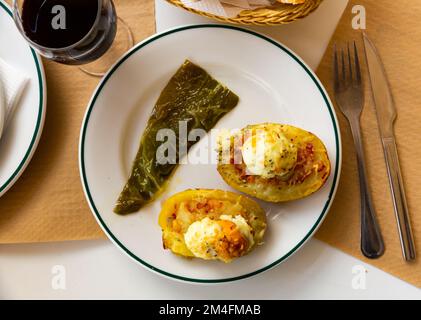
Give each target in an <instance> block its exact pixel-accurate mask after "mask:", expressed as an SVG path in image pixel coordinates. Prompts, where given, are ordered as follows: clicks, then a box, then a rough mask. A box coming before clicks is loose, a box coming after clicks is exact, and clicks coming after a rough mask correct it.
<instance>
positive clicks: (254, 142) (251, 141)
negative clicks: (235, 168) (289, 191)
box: [241, 127, 298, 178]
mask: <svg viewBox="0 0 421 320" xmlns="http://www.w3.org/2000/svg"><path fill="white" fill-rule="evenodd" d="M241 151H242V155H243V160H244V163H245V165H246V166H247V171H248V173H249V174H250V175H258V176H261V177H263V178H274V177H281V178H282V177H285V176H288V175H289V174H290V173H291V172H292V171H293V170H294V168H295V165H296V163H297V152H298V149H297V146H296V145H295V144H293V143H292V142H291V141H289V140H288V138H287V137H286V136H285V135H284V134H283V133H282V132H281V131H280V130H274V129H272V128H266V127H265V128H264V129H259V130H257V131H256V132H254V133H253V134H252V135H251V136H250V137H248V138H247V139H246V140H245V141H244V144H243V147H242V150H241Z"/></svg>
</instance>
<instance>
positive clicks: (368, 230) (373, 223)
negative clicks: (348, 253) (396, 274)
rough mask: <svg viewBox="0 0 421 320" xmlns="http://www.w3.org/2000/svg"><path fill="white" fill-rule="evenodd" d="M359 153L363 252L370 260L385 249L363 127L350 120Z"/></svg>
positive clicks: (356, 121)
mask: <svg viewBox="0 0 421 320" xmlns="http://www.w3.org/2000/svg"><path fill="white" fill-rule="evenodd" d="M349 123H350V125H351V131H352V135H353V138H354V143H355V150H356V153H357V164H358V175H359V182H360V198H361V200H360V201H361V210H360V215H361V252H362V253H363V254H364V256H366V257H367V258H369V259H376V258H379V257H381V256H382V255H383V254H384V251H385V247H384V242H383V238H382V235H381V231H380V226H379V224H378V222H377V219H376V213H375V211H374V207H373V204H372V200H371V194H370V188H369V185H368V179H367V173H366V164H365V154H364V147H363V142H362V135H361V127H360V122H359V120H358V118H351V119H349Z"/></svg>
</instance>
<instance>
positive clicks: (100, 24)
mask: <svg viewBox="0 0 421 320" xmlns="http://www.w3.org/2000/svg"><path fill="white" fill-rule="evenodd" d="M13 17H14V20H15V23H16V25H17V27H18V29H19V31H20V33H21V34H22V35H23V37H24V38H25V39H26V41H27V42H28V43H29V44H30V46H31V47H32V48H34V49H35V50H36V51H37V52H39V53H40V54H41V55H42V56H44V57H45V58H47V59H50V60H53V61H56V62H59V63H63V64H68V65H83V66H80V69H81V70H82V71H84V72H85V73H88V74H90V75H93V76H102V75H103V74H104V73H105V72H106V70H108V69H109V67H110V66H111V65H112V64H114V62H115V61H116V60H117V59H118V58H119V57H120V56H122V55H123V53H124V52H125V51H127V49H129V48H130V47H131V46H133V37H132V33H131V30H130V28H129V27H128V25H127V24H126V23H125V22H124V21H123V20H122V19H120V18H117V14H116V10H115V6H114V3H113V2H112V0H14V1H13Z"/></svg>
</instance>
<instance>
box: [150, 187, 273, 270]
mask: <svg viewBox="0 0 421 320" xmlns="http://www.w3.org/2000/svg"><path fill="white" fill-rule="evenodd" d="M222 215H228V216H231V217H235V216H241V217H243V218H244V219H245V220H246V221H247V223H248V224H249V226H250V227H251V229H252V230H253V231H252V236H253V240H254V241H253V244H252V246H251V247H249V248H248V249H247V252H244V253H241V254H232V257H231V258H232V259H233V258H237V257H239V256H242V255H244V254H247V253H249V252H250V251H251V250H253V249H254V248H255V247H256V246H257V245H259V244H261V243H262V242H263V236H264V233H265V231H266V214H265V212H264V210H263V209H262V208H261V207H260V206H259V205H258V204H257V203H256V202H255V201H253V200H251V199H249V198H247V197H245V196H243V195H240V194H236V193H233V192H229V191H223V190H208V189H197V190H186V191H183V192H180V193H177V194H175V195H173V196H172V197H170V198H169V199H167V200H166V201H165V202H164V204H163V206H162V210H161V213H160V215H159V221H158V222H159V225H160V227H161V228H162V240H163V246H164V249H169V250H171V251H172V252H173V253H175V254H177V255H180V256H184V257H189V258H193V257H196V256H195V255H194V254H193V253H192V252H191V251H190V250H189V248H188V247H187V245H186V242H185V238H184V235H185V234H186V232H187V230H188V228H189V227H190V226H191V225H192V224H193V223H194V222H196V221H201V220H202V219H206V218H209V219H211V220H212V221H214V220H215V221H216V220H218V219H219V218H220V217H221V216H222ZM232 259H226V260H223V261H225V262H230V261H231V260H232ZM221 260H222V259H221Z"/></svg>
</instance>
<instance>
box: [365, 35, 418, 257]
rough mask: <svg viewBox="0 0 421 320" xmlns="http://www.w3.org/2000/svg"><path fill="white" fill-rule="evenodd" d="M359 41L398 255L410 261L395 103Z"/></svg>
mask: <svg viewBox="0 0 421 320" xmlns="http://www.w3.org/2000/svg"><path fill="white" fill-rule="evenodd" d="M363 41H364V47H365V55H366V60H367V65H368V73H369V78H370V83H371V89H372V90H371V92H372V94H373V100H374V105H375V111H376V116H377V122H378V126H379V131H380V137H381V140H382V145H383V151H384V156H385V160H386V167H387V172H388V177H389V184H390V190H391V193H392V199H393V206H394V212H395V217H396V221H397V225H398V232H399V238H400V242H401V248H402V254H403V258H404V259H405V260H406V261H412V260H415V258H416V251H415V244H414V237H413V233H412V228H411V222H410V218H409V212H408V204H407V201H406V196H405V189H404V183H403V178H402V173H401V169H400V164H399V156H398V151H397V146H396V140H395V134H394V122H395V120H396V117H397V112H396V108H395V103H394V100H393V96H392V92H391V90H390V85H389V81H388V79H387V75H386V71H385V68H384V65H383V63H382V61H381V58H380V55H379V53H378V51H377V49H376V47H375V46H374V44H373V42H372V41H371V40H370V39H369V37H368V35H367V34H366V33H365V32H364V33H363Z"/></svg>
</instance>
